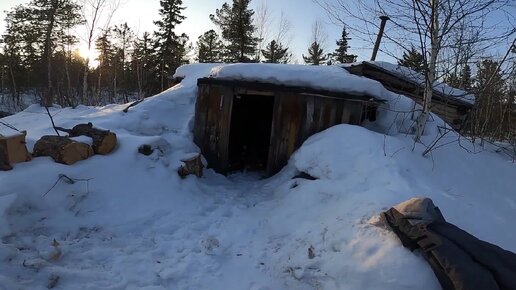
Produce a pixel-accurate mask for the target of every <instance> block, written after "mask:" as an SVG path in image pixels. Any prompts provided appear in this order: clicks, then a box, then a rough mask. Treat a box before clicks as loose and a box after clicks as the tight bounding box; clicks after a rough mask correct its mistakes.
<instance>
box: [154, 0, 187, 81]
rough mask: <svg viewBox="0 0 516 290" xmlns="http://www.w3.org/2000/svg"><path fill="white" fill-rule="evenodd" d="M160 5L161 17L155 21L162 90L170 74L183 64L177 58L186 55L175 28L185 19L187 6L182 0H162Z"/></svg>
mask: <svg viewBox="0 0 516 290" xmlns="http://www.w3.org/2000/svg"><path fill="white" fill-rule="evenodd" d="M160 5H161V8H160V9H159V15H160V16H161V19H160V20H158V21H155V22H154V24H155V25H156V26H157V27H158V31H156V32H155V39H156V43H155V48H156V50H157V52H158V59H159V62H160V68H159V75H158V77H159V79H160V83H161V90H164V89H165V88H166V87H167V86H168V79H169V76H170V74H172V73H173V72H174V71H175V70H176V69H177V68H178V67H179V66H180V65H181V63H180V62H178V61H177V60H178V59H183V58H184V55H180V54H181V53H184V48H182V47H181V43H180V41H179V37H178V36H177V35H176V33H175V29H176V26H177V25H179V24H181V23H182V22H183V20H184V19H185V16H183V15H181V13H182V11H183V10H184V9H185V7H183V6H182V5H183V1H182V0H160Z"/></svg>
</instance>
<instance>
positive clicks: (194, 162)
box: [177, 154, 204, 178]
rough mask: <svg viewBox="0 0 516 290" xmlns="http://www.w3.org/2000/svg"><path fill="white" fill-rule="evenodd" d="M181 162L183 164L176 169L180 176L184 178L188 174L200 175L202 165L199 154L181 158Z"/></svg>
mask: <svg viewBox="0 0 516 290" xmlns="http://www.w3.org/2000/svg"><path fill="white" fill-rule="evenodd" d="M181 162H183V163H184V165H182V166H181V167H180V168H179V170H178V171H177V173H178V174H179V176H181V178H185V177H186V176H188V175H190V174H195V175H196V176H197V177H202V169H203V168H204V165H203V164H202V161H201V154H196V155H195V156H192V157H189V158H185V159H182V160H181Z"/></svg>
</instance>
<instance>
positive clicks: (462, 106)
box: [343, 61, 475, 131]
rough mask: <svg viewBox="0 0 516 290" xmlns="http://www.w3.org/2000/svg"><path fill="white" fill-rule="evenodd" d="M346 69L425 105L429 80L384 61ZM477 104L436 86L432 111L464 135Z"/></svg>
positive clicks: (461, 93)
mask: <svg viewBox="0 0 516 290" xmlns="http://www.w3.org/2000/svg"><path fill="white" fill-rule="evenodd" d="M343 67H344V68H345V69H346V70H347V71H348V72H350V73H352V74H354V75H357V76H363V77H366V78H370V79H373V80H376V81H378V82H380V83H382V85H383V86H384V87H385V88H386V89H388V90H390V91H392V92H395V93H398V94H402V95H405V96H407V97H409V98H411V99H413V100H414V101H416V102H417V103H418V104H422V103H423V94H424V90H425V86H424V84H425V78H424V76H423V75H422V74H420V73H418V72H415V71H413V70H411V69H409V68H406V67H402V66H399V65H395V64H391V63H387V62H381V61H375V62H372V61H363V62H358V63H353V64H347V65H344V66H343ZM474 103H475V96H474V95H473V94H470V93H468V92H465V91H463V90H459V89H455V88H452V87H450V86H448V85H446V84H444V83H440V82H436V83H435V84H434V92H433V96H432V103H431V108H430V110H431V111H432V112H433V113H435V114H436V115H438V116H439V117H441V118H442V119H443V120H444V121H446V123H448V124H449V125H451V126H452V127H453V128H454V129H455V130H458V131H460V130H461V129H462V128H464V125H465V123H466V122H467V118H468V116H469V112H470V111H471V109H472V108H473V105H474Z"/></svg>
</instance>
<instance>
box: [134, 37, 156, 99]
mask: <svg viewBox="0 0 516 290" xmlns="http://www.w3.org/2000/svg"><path fill="white" fill-rule="evenodd" d="M152 42H153V40H152V39H151V35H150V33H148V32H145V33H143V35H142V37H141V38H137V39H136V40H135V41H134V44H133V46H134V50H133V53H132V57H131V59H132V67H133V71H134V72H135V74H136V80H137V84H138V95H139V98H144V97H146V96H148V95H150V94H152V93H156V92H157V91H158V86H159V85H158V84H157V83H156V81H155V80H156V79H157V77H156V72H157V68H158V66H159V65H158V64H157V63H156V61H155V51H154V49H153V47H152Z"/></svg>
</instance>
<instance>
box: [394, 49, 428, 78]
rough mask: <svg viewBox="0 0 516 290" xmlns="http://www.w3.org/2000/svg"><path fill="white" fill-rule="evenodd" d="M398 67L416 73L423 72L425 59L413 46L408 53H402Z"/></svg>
mask: <svg viewBox="0 0 516 290" xmlns="http://www.w3.org/2000/svg"><path fill="white" fill-rule="evenodd" d="M398 65H401V66H404V67H408V68H410V69H412V70H414V71H416V72H418V73H424V72H425V58H424V56H423V55H422V54H421V53H420V52H418V51H417V50H416V48H415V47H414V46H412V47H411V48H410V50H409V51H405V52H403V58H402V59H400V60H398Z"/></svg>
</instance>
